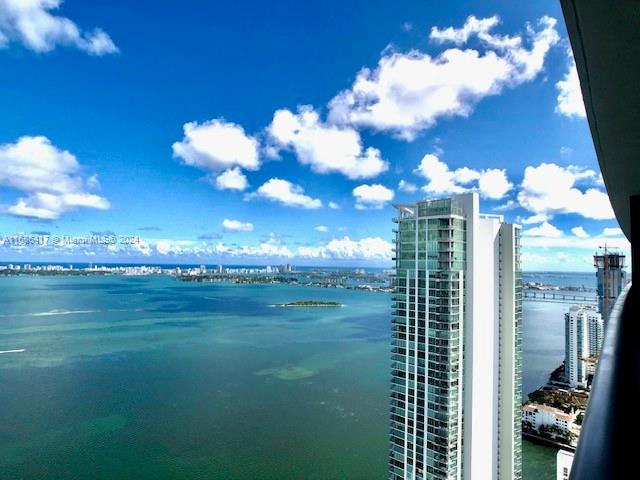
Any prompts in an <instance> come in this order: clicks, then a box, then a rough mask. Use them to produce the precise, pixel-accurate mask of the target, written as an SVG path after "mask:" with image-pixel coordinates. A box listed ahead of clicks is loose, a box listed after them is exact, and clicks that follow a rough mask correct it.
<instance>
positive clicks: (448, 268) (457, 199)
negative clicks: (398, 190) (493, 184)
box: [389, 193, 522, 480]
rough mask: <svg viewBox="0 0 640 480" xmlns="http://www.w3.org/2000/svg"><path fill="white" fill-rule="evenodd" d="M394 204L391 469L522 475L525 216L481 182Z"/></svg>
mask: <svg viewBox="0 0 640 480" xmlns="http://www.w3.org/2000/svg"><path fill="white" fill-rule="evenodd" d="M396 209H397V212H398V217H397V218H396V219H394V221H395V222H397V224H398V225H397V229H396V230H394V231H395V233H396V247H395V248H396V257H395V263H396V269H395V279H394V296H393V299H394V318H393V327H392V329H393V334H392V337H393V338H392V354H391V357H392V362H391V365H392V380H391V394H390V396H391V402H390V403H391V406H390V410H391V412H390V413H391V415H390V422H391V424H390V457H389V478H390V479H391V480H401V479H402V480H406V479H412V480H423V479H429V480H440V479H444V480H453V479H462V478H464V479H467V480H474V479H504V480H507V479H509V480H512V479H520V478H521V477H522V473H521V470H522V467H521V428H522V424H521V418H522V416H521V410H520V405H521V393H522V392H521V388H522V387H521V383H522V381H521V377H522V353H521V352H522V289H521V285H522V279H521V269H520V227H518V226H516V225H511V224H507V223H505V222H504V221H503V218H502V217H501V216H498V215H481V214H480V208H479V198H478V195H477V194H475V193H470V194H463V195H457V196H454V197H452V198H446V199H441V200H428V201H422V202H418V203H416V204H411V205H396Z"/></svg>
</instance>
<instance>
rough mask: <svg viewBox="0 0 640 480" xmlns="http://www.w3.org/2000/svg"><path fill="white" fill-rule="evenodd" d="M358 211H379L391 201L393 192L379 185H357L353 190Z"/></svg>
mask: <svg viewBox="0 0 640 480" xmlns="http://www.w3.org/2000/svg"><path fill="white" fill-rule="evenodd" d="M353 196H354V197H355V199H356V208H357V209H358V210H367V209H376V210H377V209H381V208H382V207H384V206H385V205H386V204H387V203H388V202H390V201H391V200H393V197H394V193H393V190H391V189H389V188H387V187H385V186H384V185H380V184H377V183H375V184H373V185H359V186H357V187H356V188H354V189H353Z"/></svg>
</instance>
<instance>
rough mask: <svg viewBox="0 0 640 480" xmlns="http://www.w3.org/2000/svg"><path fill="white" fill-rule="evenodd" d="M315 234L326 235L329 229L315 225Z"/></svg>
mask: <svg viewBox="0 0 640 480" xmlns="http://www.w3.org/2000/svg"><path fill="white" fill-rule="evenodd" d="M313 229H314V230H315V231H316V232H322V233H327V232H328V231H329V227H327V226H326V225H317V226H315V227H314V228H313Z"/></svg>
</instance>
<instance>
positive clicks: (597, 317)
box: [564, 305, 603, 388]
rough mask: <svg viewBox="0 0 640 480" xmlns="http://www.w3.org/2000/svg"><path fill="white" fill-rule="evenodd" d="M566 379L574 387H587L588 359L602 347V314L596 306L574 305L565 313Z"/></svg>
mask: <svg viewBox="0 0 640 480" xmlns="http://www.w3.org/2000/svg"><path fill="white" fill-rule="evenodd" d="M564 319H565V320H564V321H565V357H564V372H565V379H566V381H567V383H569V386H570V387H572V388H576V387H586V386H587V376H588V375H589V373H590V372H589V371H588V370H589V369H588V368H587V362H586V360H587V359H588V358H591V357H592V356H593V355H598V354H599V353H600V350H601V349H602V340H603V322H602V315H601V314H600V313H599V312H598V311H597V310H596V308H595V306H590V305H582V306H579V305H574V306H572V307H571V308H570V309H569V311H568V312H567V313H565V315H564Z"/></svg>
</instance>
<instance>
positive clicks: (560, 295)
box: [522, 289, 598, 305]
mask: <svg viewBox="0 0 640 480" xmlns="http://www.w3.org/2000/svg"><path fill="white" fill-rule="evenodd" d="M522 299H523V300H528V301H532V302H556V303H580V304H586V305H597V303H598V297H596V296H595V295H588V294H586V293H584V292H567V291H558V290H534V289H523V290H522Z"/></svg>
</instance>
